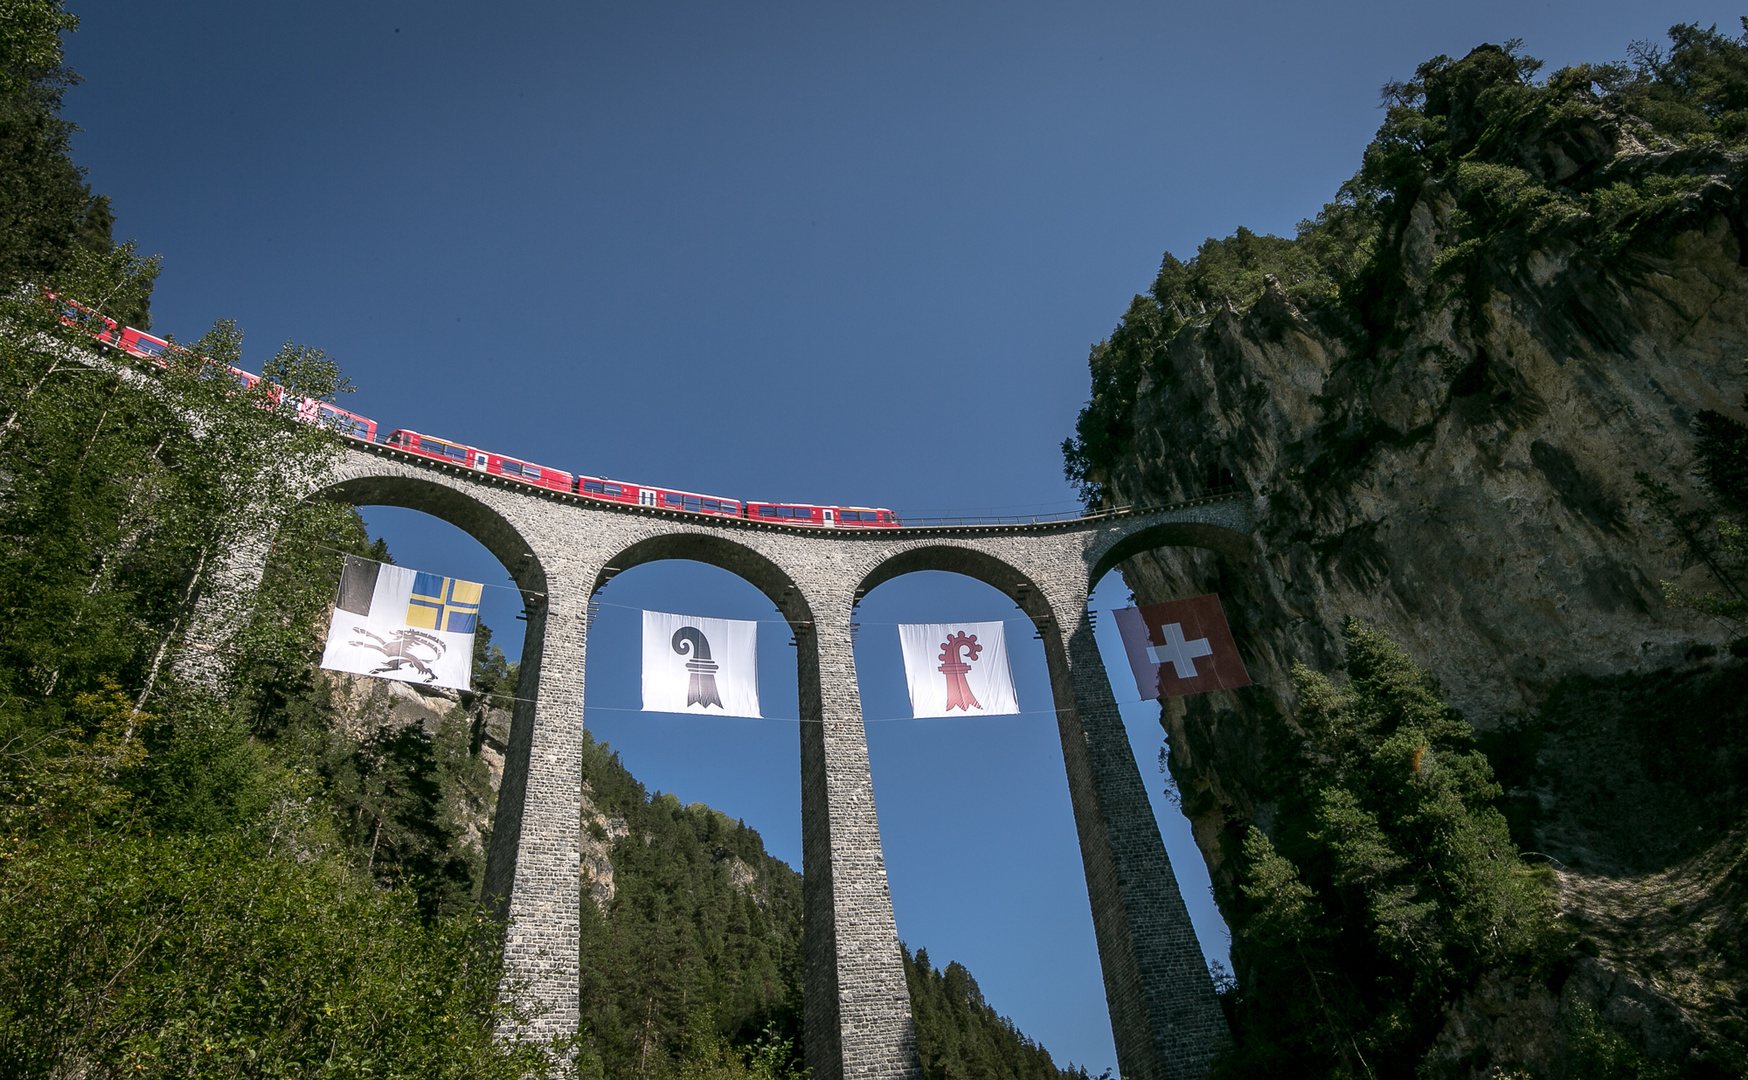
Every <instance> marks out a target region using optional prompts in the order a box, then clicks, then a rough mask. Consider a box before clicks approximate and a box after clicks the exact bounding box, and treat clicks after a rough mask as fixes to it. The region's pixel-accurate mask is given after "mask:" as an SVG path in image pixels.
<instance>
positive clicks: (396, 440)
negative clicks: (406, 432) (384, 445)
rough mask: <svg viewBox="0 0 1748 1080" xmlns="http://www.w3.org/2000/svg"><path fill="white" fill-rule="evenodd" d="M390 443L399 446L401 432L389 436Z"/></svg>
mask: <svg viewBox="0 0 1748 1080" xmlns="http://www.w3.org/2000/svg"><path fill="white" fill-rule="evenodd" d="M388 444H389V445H390V446H399V445H400V444H401V433H400V432H398V431H397V432H394V433H393V434H392V435H390V436H389V437H388Z"/></svg>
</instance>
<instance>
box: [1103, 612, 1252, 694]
mask: <svg viewBox="0 0 1748 1080" xmlns="http://www.w3.org/2000/svg"><path fill="white" fill-rule="evenodd" d="M1111 614H1112V615H1114V616H1116V619H1117V629H1118V631H1119V632H1121V633H1122V635H1123V651H1124V652H1125V653H1127V654H1128V656H1129V669H1130V670H1131V671H1133V672H1134V673H1135V688H1136V689H1137V690H1139V691H1140V692H1141V697H1142V700H1144V701H1152V700H1154V699H1156V698H1162V697H1182V696H1183V695H1185V694H1200V693H1202V692H1203V691H1206V690H1231V689H1233V688H1235V687H1239V686H1249V685H1250V673H1249V672H1247V671H1245V670H1244V661H1242V660H1240V659H1239V658H1238V645H1237V643H1236V642H1234V641H1233V640H1232V630H1231V629H1230V628H1229V627H1228V626H1227V625H1226V612H1225V611H1224V610H1223V609H1222V608H1221V607H1220V598H1219V597H1218V596H1216V595H1215V594H1213V593H1209V594H1207V595H1206V596H1194V597H1191V598H1190V599H1188V600H1173V601H1171V602H1170V603H1166V604H1150V605H1148V606H1147V607H1142V608H1123V609H1122V610H1120V611H1114V612H1112V613H1111Z"/></svg>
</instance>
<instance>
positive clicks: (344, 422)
mask: <svg viewBox="0 0 1748 1080" xmlns="http://www.w3.org/2000/svg"><path fill="white" fill-rule="evenodd" d="M49 297H50V298H51V299H58V300H59V301H60V303H61V321H62V322H63V323H65V324H67V325H68V326H79V327H83V328H84V329H85V330H86V331H87V332H88V333H90V334H91V336H92V337H94V338H96V339H97V340H98V341H100V342H102V343H103V344H105V345H109V346H112V347H114V348H117V349H120V350H121V351H122V352H125V353H127V354H128V355H129V356H133V357H137V358H138V359H141V360H150V361H152V362H153V363H155V364H157V365H159V366H160V367H163V366H167V365H168V364H169V359H168V357H169V354H170V352H171V351H172V350H177V349H178V346H175V345H172V344H170V343H169V342H168V341H165V340H164V339H163V338H160V337H153V336H152V335H151V334H148V333H146V332H145V331H144V330H135V329H134V328H133V327H131V326H122V325H120V324H118V323H117V322H116V321H115V320H114V319H108V318H104V317H103V316H101V315H99V314H97V313H96V312H94V311H92V310H91V309H90V308H87V307H85V306H84V305H82V304H78V303H75V302H73V301H71V300H67V299H65V298H64V297H56V296H55V295H54V294H53V293H50V294H49ZM227 370H229V371H230V373H231V375H232V376H234V377H235V378H236V380H237V382H238V383H239V384H240V385H241V386H243V387H244V388H245V389H252V388H253V387H255V386H256V385H258V384H259V383H260V382H261V376H259V375H252V374H250V373H249V372H247V371H244V370H242V369H241V368H234V367H233V368H227ZM274 400H275V401H278V400H280V398H279V393H278V390H277V388H275V391H274ZM297 417H298V419H299V420H302V421H304V422H305V423H310V424H324V425H326V426H328V427H331V428H333V429H334V430H335V431H338V432H339V433H340V434H342V435H346V436H348V437H350V438H354V439H361V440H363V441H364V442H375V441H376V421H375V420H372V419H370V418H369V417H367V416H359V415H358V414H357V413H354V412H347V411H346V410H345V409H342V408H340V407H339V406H338V405H333V404H330V403H328V402H326V401H317V400H315V399H314V398H304V399H303V400H301V401H300V402H298V406H297ZM385 441H386V442H387V443H388V445H390V446H395V447H399V448H400V449H402V450H406V451H409V452H411V453H414V454H423V455H425V456H426V457H433V458H437V459H439V460H441V461H449V462H453V463H454V464H456V465H461V466H463V467H465V468H469V469H478V470H479V471H480V472H483V473H486V474H487V475H490V476H503V477H508V478H509V479H512V480H516V481H518V482H520V483H524V484H532V485H534V486H535V487H543V488H550V489H551V490H553V491H564V492H569V493H571V494H573V495H581V496H582V497H584V498H588V499H602V500H605V501H607V502H621V503H630V504H633V505H636V506H654V507H660V508H663V509H667V510H680V511H683V512H685V513H691V514H707V515H714V516H717V517H739V518H749V519H751V520H754V521H770V522H777V523H781V524H784V525H814V526H818V527H820V528H827V529H895V528H897V527H898V526H899V524H900V522H899V520H898V515H896V514H894V513H893V512H892V511H891V510H887V509H884V508H881V507H873V506H818V505H814V504H811V503H771V502H755V503H743V502H741V501H740V500H738V499H728V498H724V497H722V496H720V495H703V494H700V493H698V492H696V491H677V490H673V489H670V488H657V487H648V486H646V485H643V484H629V483H626V482H624V481H622V480H609V479H608V478H607V477H604V476H577V475H573V474H571V473H568V472H565V471H564V470H563V469H552V468H548V467H547V466H545V465H536V464H535V463H533V462H531V461H523V460H522V459H520V458H512V457H505V456H504V455H502V454H494V453H492V452H491V451H489V450H481V449H480V448H478V447H476V446H467V445H464V444H462V443H455V442H450V441H448V440H447V439H439V438H436V437H435V436H431V435H422V434H420V433H419V432H417V431H412V430H409V429H407V428H397V429H395V430H394V431H391V432H390V433H389V436H388V438H387V440H385Z"/></svg>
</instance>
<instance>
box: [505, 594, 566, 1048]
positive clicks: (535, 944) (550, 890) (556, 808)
mask: <svg viewBox="0 0 1748 1080" xmlns="http://www.w3.org/2000/svg"><path fill="white" fill-rule="evenodd" d="M555 591H557V590H555ZM553 599H556V601H557V602H556V603H554V602H550V601H549V602H547V603H534V604H530V605H529V607H528V609H527V610H528V633H527V637H526V639H525V641H524V644H523V646H522V659H521V669H520V675H519V677H518V679H517V683H516V701H515V705H514V708H513V709H512V710H511V719H510V739H509V743H508V745H507V747H506V749H505V752H504V775H503V779H502V780H501V781H500V782H499V784H498V808H497V814H496V815H495V816H494V817H493V819H492V839H491V850H490V851H489V852H488V853H487V855H486V871H485V880H484V882H483V883H482V886H481V889H480V894H481V899H483V900H485V901H487V902H488V903H490V904H491V905H492V906H493V907H494V908H495V909H496V910H497V911H498V913H499V914H500V915H502V916H503V917H504V918H505V921H506V930H505V935H504V981H505V985H506V987H513V988H515V990H516V995H517V1003H518V1005H519V1007H520V1008H521V1009H522V1010H523V1011H524V1012H525V1013H526V1014H527V1018H528V1019H527V1022H526V1024H525V1025H524V1026H523V1027H522V1028H521V1029H520V1030H519V1031H518V1034H521V1035H526V1036H529V1037H532V1038H536V1039H542V1040H551V1039H558V1038H564V1037H567V1036H570V1035H574V1034H576V1032H577V1024H578V1022H579V1019H580V1002H579V1000H578V996H577V995H578V994H579V992H580V990H581V986H580V974H579V971H578V967H577V965H578V960H579V956H580V950H581V938H580V934H581V925H580V922H579V920H580V918H581V915H582V912H581V907H580V905H581V903H582V879H581V871H580V867H581V850H582V849H581V844H582V815H581V813H580V812H579V809H578V799H579V798H580V796H581V793H582V790H583V674H584V671H585V663H584V661H585V660H586V658H587V648H588V627H587V625H586V623H585V621H584V620H583V618H582V615H583V605H582V604H578V603H576V602H575V597H567V596H565V595H564V594H562V593H560V594H559V595H558V596H557V597H555V598H553ZM552 622H558V623H559V624H561V625H565V626H566V627H567V630H569V632H568V633H565V634H562V635H558V634H555V635H553V636H552V638H551V639H550V640H549V639H548V637H547V633H546V631H547V626H548V624H549V623H552Z"/></svg>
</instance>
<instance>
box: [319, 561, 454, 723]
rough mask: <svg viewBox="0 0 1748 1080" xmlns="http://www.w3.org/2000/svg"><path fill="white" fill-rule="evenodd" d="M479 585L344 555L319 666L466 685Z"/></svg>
mask: <svg viewBox="0 0 1748 1080" xmlns="http://www.w3.org/2000/svg"><path fill="white" fill-rule="evenodd" d="M481 588H482V586H481V585H480V584H479V583H478V582H475V581H460V580H458V579H456V578H446V577H442V576H440V575H437V574H426V573H422V572H420V571H418V570H409V569H407V568H406V567H404V566H390V565H389V564H387V563H379V562H373V561H371V560H370V559H360V558H358V557H357V556H355V555H348V556H346V566H345V568H344V569H342V570H341V572H340V593H339V596H338V597H336V598H335V601H334V617H333V619H332V620H330V621H329V623H328V645H327V648H325V649H324V650H322V666H323V667H325V668H328V669H329V670H331V671H349V672H351V673H352V674H354V675H375V676H377V677H379V678H383V679H397V680H399V681H401V682H410V683H422V684H424V685H426V686H447V687H450V688H452V689H455V690H466V689H467V688H468V686H469V685H470V684H471V682H472V679H473V631H474V627H475V626H477V625H478V624H479V598H480V589H481Z"/></svg>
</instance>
